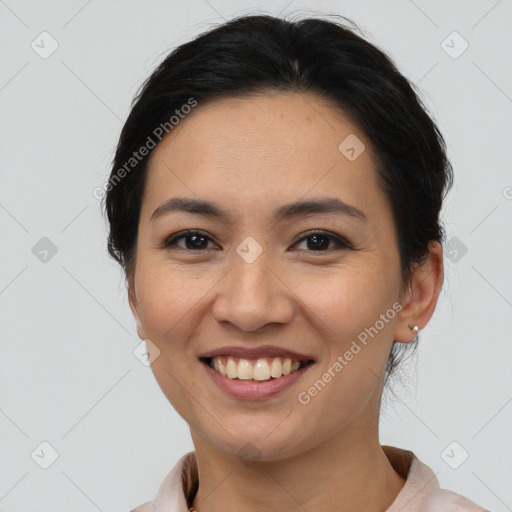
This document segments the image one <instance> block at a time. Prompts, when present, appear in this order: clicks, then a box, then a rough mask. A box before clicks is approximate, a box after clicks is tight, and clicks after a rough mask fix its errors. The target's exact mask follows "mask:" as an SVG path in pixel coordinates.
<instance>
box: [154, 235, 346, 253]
mask: <svg viewBox="0 0 512 512" xmlns="http://www.w3.org/2000/svg"><path fill="white" fill-rule="evenodd" d="M193 235H198V236H202V237H204V238H206V239H208V241H212V242H213V240H212V239H211V238H210V237H209V236H208V234H207V233H205V232H204V231H199V230H194V229H189V230H185V231H180V232H179V233H175V234H174V235H171V236H170V237H168V238H166V239H164V240H163V241H162V242H161V244H160V248H162V249H170V248H172V246H173V245H176V242H177V241H178V240H180V239H182V238H187V237H188V236H193ZM315 235H319V236H323V237H325V238H328V239H329V240H331V241H334V242H335V243H336V244H337V245H338V249H337V250H344V249H352V250H353V249H354V248H353V247H352V245H351V244H350V243H349V242H348V241H347V240H346V239H345V238H343V237H340V236H338V235H334V234H333V233H330V232H328V231H322V230H321V229H314V230H312V231H308V232H307V233H306V234H305V235H304V236H303V237H302V238H300V239H299V240H297V241H296V242H295V244H294V245H296V244H298V243H299V242H302V241H303V240H306V239H307V238H309V237H312V236H315ZM179 249H182V250H184V251H188V252H198V253H200V252H204V251H207V250H208V249H197V250H194V249H185V248H183V247H179ZM333 250H336V249H327V250H319V251H314V250H308V252H319V253H325V252H331V251H333Z"/></svg>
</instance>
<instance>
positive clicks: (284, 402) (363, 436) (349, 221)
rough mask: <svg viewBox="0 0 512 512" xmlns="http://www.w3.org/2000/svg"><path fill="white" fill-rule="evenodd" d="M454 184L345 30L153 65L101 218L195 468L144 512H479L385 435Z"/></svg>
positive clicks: (202, 41) (256, 38)
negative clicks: (383, 413)
mask: <svg viewBox="0 0 512 512" xmlns="http://www.w3.org/2000/svg"><path fill="white" fill-rule="evenodd" d="M451 181H452V169H451V166H450V163H449V161H448V160H447V157H446V152H445V144H444V140H443V138H442V136H441V134H440V133H439V131H438V129H437V127H436V125H435V124H434V122H433V121H432V119H431V118H430V116H429V115H428V114H427V113H426V111H425V108H424V107H423V105H422V104H421V101H420V100H419V99H418V97H417V95H416V93H415V92H414V91H413V88H412V86H411V85H410V83H409V82H408V81H407V80H406V79H405V78H404V77H403V76H402V75H401V74H400V73H399V72H398V71H397V69H396V67H395V66H394V64H393V63H392V62H391V61H390V59H389V58H388V57H387V56H386V55H385V54H384V53H383V52H382V51H380V50H378V49H377V48H375V47H374V46H372V45H371V44H370V43H368V42H366V41H365V40H364V39H362V38H361V37H359V36H358V35H356V34H355V33H354V32H352V31H351V30H349V29H348V28H346V27H345V26H343V25H342V24H339V23H337V22H333V21H326V20H321V19H306V20H302V21H297V22H290V21H285V20H282V19H277V18H273V17H270V16H245V17H240V18H237V19H234V20H232V21H230V22H228V23H225V24H224V25H221V26H219V27H217V28H215V29H213V30H210V31H209V32H208V33H205V34H203V35H201V36H199V37H197V38H196V39H195V40H194V41H192V42H189V43H187V44H184V45H182V46H181V47H179V48H177V49H176V50H175V51H174V52H172V53H171V54H170V55H169V56H168V57H167V58H166V59H165V60H164V62H162V64H161V65H160V66H159V67H158V68H157V69H156V70H155V72H154V73H153V74H152V75H151V76H150V77H149V79H148V80H147V81H146V83H145V84H144V85H143V87H142V89H141V92H140V93H139V95H138V97H137V99H136V101H135V102H134V105H133V108H132V111H131V113H130V115H129V117H128V120H127V121H126V124H125V126H124V128H123V130H122V134H121V137H120V141H119V145H118V148H117V152H116V155H115V160H114V165H113V170H112V175H111V178H110V180H109V184H108V186H107V194H106V196H105V209H106V214H107V216H108V221H109V223H110V234H109V252H110V254H111V255H112V256H113V257H114V258H115V259H116V260H117V261H118V262H119V263H120V264H121V265H122V266H123V269H124V271H125V275H126V281H127V287H128V296H129V302H130V307H131V309H132V312H133V314H134V317H135V320H136V323H137V332H138V335H139V336H140V338H141V339H143V340H146V346H147V351H148V354H149V355H148V357H149V361H150V363H151V367H152V370H153V372H154V375H155V377H156V379H157V381H158V383H159V385H160V387H161V389H162V391H163V392H164V394H165V396H166V397H167V399H168V400H169V402H170V403H171V404H172V405H173V407H174V408H175V409H176V410H177V411H178V413H179V414H180V415H181V416H182V417H183V418H184V419H185V421H187V423H188V424H189V426H190V433H191V437H192V440H193V443H194V447H195V450H194V452H191V453H189V454H185V455H184V456H183V458H182V459H180V461H178V463H177V464H176V466H175V467H174V468H173V470H172V471H171V472H170V473H169V475H168V476H167V477H166V479H165V480H164V482H163V483H162V484H161V487H160V489H159V491H158V495H157V497H156V498H155V499H154V500H153V501H149V502H147V503H145V504H143V505H141V506H139V507H138V508H136V509H135V510H136V511H137V512H146V511H154V512H162V511H164V510H165V511H169V512H171V511H172V512H178V511H179V512H184V511H186V510H188V509H193V510H197V511H199V512H216V511H220V510H222V511H231V510H245V511H256V510H258V511H260V510H265V511H270V510H276V511H277V510H279V511H280V512H283V511H292V510H294V511H295V510H309V511H312V510H319V511H325V512H329V511H335V510H336V511H337V510H350V511H351V512H354V511H365V512H371V511H375V512H377V511H384V510H388V511H399V510H400V511H403V512H406V511H439V510H443V511H447V510H450V511H459V510H460V511H462V510H464V511H466V510H472V511H482V510H484V509H483V508H481V507H479V506H477V505H476V504H474V503H472V502H471V501H470V500H468V499H467V498H464V497H462V496H459V495H457V494H455V493H452V492H450V491H446V490H442V489H440V487H439V484H438V482H437V479H436V478H435V476H434V473H433V472H432V471H431V470H430V468H428V467H427V466H426V465H425V464H423V463H422V462H421V461H419V460H418V459H417V458H416V456H415V455H414V453H413V452H410V451H407V450H402V449H398V448H394V447H389V446H381V445H380V443H379V438H378V420H379V409H380V400H381V396H382V392H383V389H384V386H385V384H386V383H387V382H388V380H389V378H390V376H391V375H392V374H393V372H394V371H395V367H396V365H397V363H398V362H399V361H400V358H401V357H403V355H404V353H405V352H404V351H405V350H408V349H409V347H414V346H415V344H416V340H417V337H418V336H417V335H418V332H419V330H421V329H423V328H424V327H425V325H426V324H427V323H428V321H429V320H430V318H431V316H432V314H433V312H434V309H435V306H436V302H437V298H438V295H439V292H440V289H441V285H442V281H443V255H442V246H441V243H442V241H443V237H444V235H443V229H442V226H441V224H440V221H439V213H440V209H441V206H442V201H443V198H444V196H445V194H446V191H447V189H448V187H449V186H450V185H451Z"/></svg>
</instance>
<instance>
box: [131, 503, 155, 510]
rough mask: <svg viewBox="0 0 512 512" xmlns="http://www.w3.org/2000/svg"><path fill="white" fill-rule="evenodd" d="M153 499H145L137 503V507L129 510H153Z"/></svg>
mask: <svg viewBox="0 0 512 512" xmlns="http://www.w3.org/2000/svg"><path fill="white" fill-rule="evenodd" d="M153 504H154V502H153V501H147V502H146V503H143V504H142V505H139V506H138V507H137V508H134V509H133V510H130V512H153Z"/></svg>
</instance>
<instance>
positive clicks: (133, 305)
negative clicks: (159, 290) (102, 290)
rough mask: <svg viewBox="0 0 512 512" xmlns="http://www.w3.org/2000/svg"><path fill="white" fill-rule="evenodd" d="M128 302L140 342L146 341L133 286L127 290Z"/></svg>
mask: <svg viewBox="0 0 512 512" xmlns="http://www.w3.org/2000/svg"><path fill="white" fill-rule="evenodd" d="M128 302H129V303H130V309H131V310H132V313H133V317H134V318H135V322H136V324H137V334H138V336H139V338H140V339H141V340H144V339H146V335H145V333H144V329H143V327H142V320H141V318H140V314H139V303H138V301H137V296H136V294H135V287H134V286H130V287H129V288H128Z"/></svg>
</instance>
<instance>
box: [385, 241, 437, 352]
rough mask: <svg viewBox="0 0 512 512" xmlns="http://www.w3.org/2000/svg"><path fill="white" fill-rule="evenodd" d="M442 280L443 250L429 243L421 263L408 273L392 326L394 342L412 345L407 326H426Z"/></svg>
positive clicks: (412, 332) (410, 334)
mask: <svg viewBox="0 0 512 512" xmlns="http://www.w3.org/2000/svg"><path fill="white" fill-rule="evenodd" d="M443 279H444V269H443V247H442V245H441V244H440V243H439V242H437V241H432V242H430V244H429V252H428V254H427V256H426V257H425V261H424V262H423V263H422V264H421V265H417V266H416V267H415V268H414V270H413V272H412V277H411V282H410V284H409V288H408V290H407V292H406V293H405V296H404V297H403V300H402V309H401V310H400V313H399V314H398V318H397V322H396V324H395V337H394V340H395V341H397V342H399V343H409V342H411V341H413V340H414V339H415V337H416V332H414V330H412V329H411V328H410V327H409V326H415V325H416V326H418V329H419V330H421V329H423V328H424V327H425V326H426V325H427V324H428V322H429V320H430V318H431V317H432V315H433V314H434V310H435V308H436V304H437V299H438V297H439V292H440V291H441V286H442V284H443Z"/></svg>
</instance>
